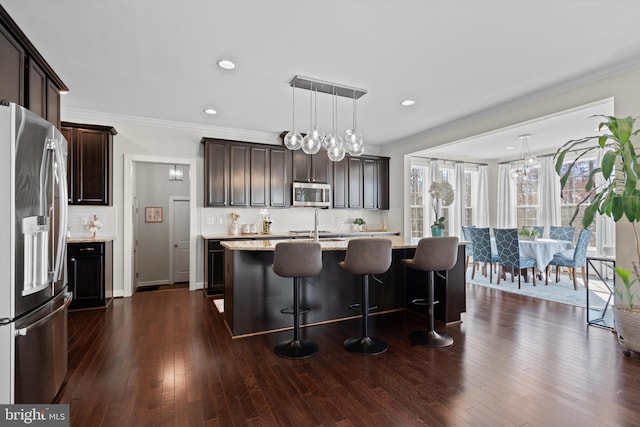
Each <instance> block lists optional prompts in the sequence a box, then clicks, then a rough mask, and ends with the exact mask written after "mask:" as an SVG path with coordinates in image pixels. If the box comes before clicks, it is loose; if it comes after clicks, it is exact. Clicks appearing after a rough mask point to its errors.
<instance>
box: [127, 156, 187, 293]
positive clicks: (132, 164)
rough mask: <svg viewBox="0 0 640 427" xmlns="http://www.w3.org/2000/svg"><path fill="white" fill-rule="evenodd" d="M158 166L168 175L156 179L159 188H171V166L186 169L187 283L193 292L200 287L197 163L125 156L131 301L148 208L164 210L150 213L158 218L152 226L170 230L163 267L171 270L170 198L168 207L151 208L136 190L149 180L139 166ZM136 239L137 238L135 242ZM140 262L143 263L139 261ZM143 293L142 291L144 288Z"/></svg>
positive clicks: (172, 159)
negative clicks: (139, 182)
mask: <svg viewBox="0 0 640 427" xmlns="http://www.w3.org/2000/svg"><path fill="white" fill-rule="evenodd" d="M149 163H151V164H154V163H155V164H159V165H164V167H165V168H166V171H165V173H163V174H162V175H158V176H157V178H155V182H156V183H157V185H158V187H160V186H168V185H169V172H168V171H169V166H170V165H181V167H183V177H184V182H185V186H186V187H187V188H188V191H187V195H186V196H181V197H183V198H184V199H186V200H188V205H189V212H188V214H187V216H188V218H189V224H188V226H187V229H188V230H189V234H188V236H189V237H188V242H189V248H190V250H189V251H188V253H187V254H185V255H184V256H186V257H188V260H189V268H188V271H189V275H188V282H189V289H190V290H195V289H196V287H197V281H196V250H195V249H196V247H197V241H198V240H197V231H198V225H197V223H196V222H197V221H196V209H195V200H196V183H195V180H194V179H193V178H192V177H193V176H195V173H196V160H195V159H188V158H175V157H158V156H147V155H129V154H125V156H124V171H125V172H124V177H123V178H124V203H123V205H124V208H123V217H124V218H125V220H124V221H123V229H124V231H123V239H124V242H123V246H124V247H123V253H124V256H123V290H124V292H123V296H124V297H130V296H131V295H132V294H133V292H134V289H135V284H136V273H139V268H140V267H139V265H140V263H139V262H137V260H136V257H137V254H138V255H139V254H141V253H142V249H143V248H141V247H140V245H139V243H140V241H141V240H140V232H141V229H140V227H139V226H140V224H143V223H144V224H149V223H146V222H144V221H145V214H146V208H147V207H151V208H158V207H163V209H161V210H158V209H154V210H152V211H150V213H153V214H154V215H155V216H153V217H152V218H155V220H156V221H157V222H156V223H151V224H149V225H156V226H157V225H159V224H164V226H166V227H167V231H166V233H165V234H166V244H164V245H163V247H164V248H166V253H167V255H166V256H167V257H166V260H165V261H163V262H164V265H166V266H167V269H168V267H169V231H168V228H169V224H170V222H169V217H170V214H169V211H170V207H169V206H170V203H169V196H167V197H166V199H165V200H167V202H166V205H165V206H151V205H148V204H145V203H146V202H144V201H143V200H142V199H141V194H139V193H137V192H136V186H137V181H140V180H142V179H146V177H144V176H142V174H141V173H137V172H136V170H137V169H138V166H141V165H145V164H149ZM136 203H137V204H138V206H137V209H138V210H137V211H136ZM136 217H140V218H141V220H140V219H139V220H138V221H136ZM160 219H161V220H162V222H160V221H159V220H160ZM154 229H155V230H160V227H154ZM136 235H137V238H136ZM139 261H141V260H139ZM155 262H156V265H159V264H160V261H158V260H156V261H155ZM136 264H138V268H136ZM138 276H139V274H138ZM153 280H162V279H158V278H155V279H148V282H152V281H153ZM163 280H164V283H169V282H170V281H171V280H172V279H171V276H170V275H169V273H168V272H167V273H166V275H165V277H164V279H163ZM141 289H142V288H141Z"/></svg>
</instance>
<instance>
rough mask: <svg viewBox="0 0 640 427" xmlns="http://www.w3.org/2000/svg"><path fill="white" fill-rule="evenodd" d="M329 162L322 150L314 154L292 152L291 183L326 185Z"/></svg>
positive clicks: (298, 151) (300, 151) (328, 181)
mask: <svg viewBox="0 0 640 427" xmlns="http://www.w3.org/2000/svg"><path fill="white" fill-rule="evenodd" d="M329 163H330V160H329V158H328V157H327V153H326V152H325V151H324V150H320V151H319V152H318V153H316V154H306V153H305V152H304V151H302V150H296V151H294V152H293V181H294V182H319V183H325V184H328V183H330V182H331V181H330V180H329V176H330V167H329Z"/></svg>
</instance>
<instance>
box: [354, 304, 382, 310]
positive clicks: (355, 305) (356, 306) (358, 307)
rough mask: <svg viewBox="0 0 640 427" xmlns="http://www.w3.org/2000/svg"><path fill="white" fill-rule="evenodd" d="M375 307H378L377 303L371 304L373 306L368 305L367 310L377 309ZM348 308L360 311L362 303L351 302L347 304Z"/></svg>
mask: <svg viewBox="0 0 640 427" xmlns="http://www.w3.org/2000/svg"><path fill="white" fill-rule="evenodd" d="M377 309H378V306H377V305H373V306H370V307H369V310H368V311H373V310H377ZM349 310H354V311H362V304H358V303H355V304H351V305H350V306H349Z"/></svg>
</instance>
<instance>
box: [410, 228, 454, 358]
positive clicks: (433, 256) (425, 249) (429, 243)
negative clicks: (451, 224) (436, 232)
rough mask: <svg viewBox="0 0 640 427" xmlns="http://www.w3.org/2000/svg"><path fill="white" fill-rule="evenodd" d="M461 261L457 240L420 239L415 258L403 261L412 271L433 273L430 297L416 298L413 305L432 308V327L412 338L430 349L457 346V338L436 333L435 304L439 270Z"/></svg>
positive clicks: (429, 314)
mask: <svg viewBox="0 0 640 427" xmlns="http://www.w3.org/2000/svg"><path fill="white" fill-rule="evenodd" d="M457 260H458V238H457V237H425V238H423V239H420V241H419V242H418V246H417V247H416V253H415V255H414V256H413V259H403V260H402V263H403V264H404V265H406V266H407V267H409V268H412V269H414V270H420V271H427V272H428V273H429V280H428V281H427V298H426V299H415V300H413V301H411V303H413V304H416V305H426V306H427V308H428V324H427V330H425V331H414V332H411V334H409V339H410V340H411V341H413V342H414V343H416V344H423V345H426V346H428V347H447V346H450V345H451V344H453V338H451V337H450V336H448V335H444V334H439V333H437V332H436V331H435V321H434V313H433V306H434V305H435V304H436V303H437V301H435V297H434V292H433V285H434V280H435V274H434V272H436V271H442V270H451V269H452V268H453V266H454V265H455V264H456V261H457Z"/></svg>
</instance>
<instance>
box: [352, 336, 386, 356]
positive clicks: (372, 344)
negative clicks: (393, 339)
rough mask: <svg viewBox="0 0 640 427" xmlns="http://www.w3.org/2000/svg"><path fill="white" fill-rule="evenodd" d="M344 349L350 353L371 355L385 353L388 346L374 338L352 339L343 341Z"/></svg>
mask: <svg viewBox="0 0 640 427" xmlns="http://www.w3.org/2000/svg"><path fill="white" fill-rule="evenodd" d="M343 345H344V348H346V349H347V350H349V351H350V352H351V353H357V354H364V355H373V354H380V353H384V352H385V351H387V349H388V348H389V345H388V344H387V343H386V342H384V341H382V340H381V339H378V338H374V337H353V338H347V339H346V340H344V343H343Z"/></svg>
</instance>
